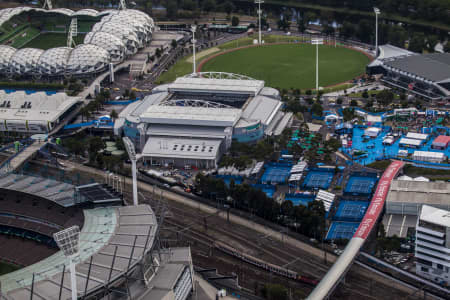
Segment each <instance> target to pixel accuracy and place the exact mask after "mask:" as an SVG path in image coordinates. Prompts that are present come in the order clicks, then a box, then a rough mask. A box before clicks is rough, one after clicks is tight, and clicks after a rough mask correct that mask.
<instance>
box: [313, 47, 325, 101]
mask: <svg viewBox="0 0 450 300" xmlns="http://www.w3.org/2000/svg"><path fill="white" fill-rule="evenodd" d="M311 44H313V45H316V91H317V93H319V45H322V44H323V39H312V40H311Z"/></svg>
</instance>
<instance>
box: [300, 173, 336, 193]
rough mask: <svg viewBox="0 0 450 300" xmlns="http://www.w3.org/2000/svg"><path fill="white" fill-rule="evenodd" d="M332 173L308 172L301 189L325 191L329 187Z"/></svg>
mask: <svg viewBox="0 0 450 300" xmlns="http://www.w3.org/2000/svg"><path fill="white" fill-rule="evenodd" d="M333 176H334V173H333V172H329V171H318V170H313V171H309V172H308V174H307V175H306V178H305V181H304V182H303V187H305V188H309V189H327V188H329V187H330V184H331V181H332V180H333Z"/></svg>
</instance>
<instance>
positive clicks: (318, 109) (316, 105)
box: [311, 101, 323, 117]
mask: <svg viewBox="0 0 450 300" xmlns="http://www.w3.org/2000/svg"><path fill="white" fill-rule="evenodd" d="M311 112H312V113H313V114H315V115H316V116H319V117H321V116H322V113H323V107H322V105H320V103H319V102H317V101H316V102H315V103H314V104H313V105H312V107H311Z"/></svg>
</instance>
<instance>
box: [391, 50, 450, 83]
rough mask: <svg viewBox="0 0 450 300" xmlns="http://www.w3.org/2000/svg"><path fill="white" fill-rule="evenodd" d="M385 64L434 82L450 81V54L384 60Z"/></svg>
mask: <svg viewBox="0 0 450 300" xmlns="http://www.w3.org/2000/svg"><path fill="white" fill-rule="evenodd" d="M383 64H384V65H386V66H388V67H390V68H393V69H396V70H399V71H403V72H406V73H409V74H411V75H412V76H418V77H421V78H424V79H427V80H430V81H433V82H448V81H450V53H433V54H423V55H411V56H403V57H398V58H392V59H387V60H384V61H383Z"/></svg>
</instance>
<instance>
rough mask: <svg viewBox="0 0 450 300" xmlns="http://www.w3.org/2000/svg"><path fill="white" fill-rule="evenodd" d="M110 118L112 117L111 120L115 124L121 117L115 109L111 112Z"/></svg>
mask: <svg viewBox="0 0 450 300" xmlns="http://www.w3.org/2000/svg"><path fill="white" fill-rule="evenodd" d="M110 116H111V119H112V121H113V122H115V121H116V119H117V118H118V117H119V115H118V114H117V111H116V110H115V109H113V110H112V111H111V114H110Z"/></svg>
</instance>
